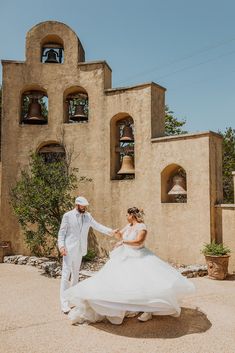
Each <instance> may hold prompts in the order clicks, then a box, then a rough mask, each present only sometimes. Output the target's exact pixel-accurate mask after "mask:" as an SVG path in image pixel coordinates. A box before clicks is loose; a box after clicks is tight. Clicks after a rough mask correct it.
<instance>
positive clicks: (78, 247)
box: [58, 208, 112, 256]
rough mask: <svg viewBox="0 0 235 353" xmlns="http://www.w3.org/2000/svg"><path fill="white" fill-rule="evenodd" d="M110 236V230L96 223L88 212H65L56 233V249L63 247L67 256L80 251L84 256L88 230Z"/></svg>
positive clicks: (74, 210)
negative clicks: (92, 229) (91, 229)
mask: <svg viewBox="0 0 235 353" xmlns="http://www.w3.org/2000/svg"><path fill="white" fill-rule="evenodd" d="M90 227H92V228H94V229H95V230H97V231H98V232H101V233H104V234H107V235H110V236H111V233H112V229H111V228H108V227H105V226H103V225H102V224H100V223H98V222H96V221H95V220H94V218H93V217H92V216H91V214H90V213H89V212H85V213H80V212H78V211H77V210H76V208H75V209H73V210H71V211H69V212H66V213H65V214H64V216H63V219H62V222H61V226H60V230H59V233H58V247H59V249H60V248H61V247H62V246H64V247H65V248H66V250H67V255H68V256H69V255H72V254H73V253H74V251H75V252H76V253H78V252H80V251H81V255H82V256H84V255H86V253H87V238H88V231H89V228H90Z"/></svg>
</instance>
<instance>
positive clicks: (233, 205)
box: [215, 203, 235, 210]
mask: <svg viewBox="0 0 235 353" xmlns="http://www.w3.org/2000/svg"><path fill="white" fill-rule="evenodd" d="M215 207H217V208H231V209H233V210H235V204H234V203H224V204H220V205H215Z"/></svg>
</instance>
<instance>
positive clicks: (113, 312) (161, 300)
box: [65, 207, 195, 325]
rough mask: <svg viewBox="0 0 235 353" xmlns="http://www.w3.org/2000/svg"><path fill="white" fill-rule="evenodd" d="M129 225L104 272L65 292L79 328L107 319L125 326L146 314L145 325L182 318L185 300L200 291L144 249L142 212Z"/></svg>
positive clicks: (131, 212)
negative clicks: (159, 317) (127, 319)
mask: <svg viewBox="0 0 235 353" xmlns="http://www.w3.org/2000/svg"><path fill="white" fill-rule="evenodd" d="M127 221H128V224H127V225H126V226H125V227H124V228H123V229H122V230H121V231H119V230H117V231H116V233H115V234H116V237H117V238H119V242H118V243H117V244H116V247H115V249H114V250H113V251H111V253H110V259H109V261H108V262H107V263H106V264H105V265H104V266H103V268H102V269H101V270H100V271H99V272H98V273H97V274H95V275H94V276H92V277H90V278H88V279H86V280H84V281H82V282H79V283H78V284H77V285H76V286H74V287H71V288H69V289H68V290H66V291H65V298H66V299H67V300H68V301H69V303H70V305H71V306H74V308H73V309H72V310H71V311H70V313H69V315H68V316H69V319H70V320H71V321H72V323H73V324H76V323H79V324H81V323H84V322H87V323H94V322H98V321H102V320H103V319H104V318H106V319H108V320H109V321H110V322H111V323H112V324H117V325H119V324H121V323H122V321H123V319H124V317H133V316H136V315H138V314H139V313H141V312H142V314H141V315H140V316H139V317H138V319H139V320H140V321H147V320H150V319H151V318H152V315H172V316H179V315H180V310H181V309H180V305H179V300H180V299H182V298H183V297H184V296H185V295H187V294H191V293H193V292H194V290H195V288H194V285H193V283H192V282H190V281H189V280H188V279H187V278H185V277H183V276H182V275H181V274H180V273H179V272H178V271H177V270H176V269H174V268H173V267H171V266H170V265H169V264H167V263H166V262H164V261H162V260H161V259H160V258H159V257H157V256H156V255H155V254H153V253H152V252H151V251H150V250H148V249H147V248H146V247H145V246H144V242H145V239H146V236H147V229H146V226H145V224H144V221H143V213H142V212H141V211H140V210H139V209H138V208H137V207H132V208H129V209H128V210H127Z"/></svg>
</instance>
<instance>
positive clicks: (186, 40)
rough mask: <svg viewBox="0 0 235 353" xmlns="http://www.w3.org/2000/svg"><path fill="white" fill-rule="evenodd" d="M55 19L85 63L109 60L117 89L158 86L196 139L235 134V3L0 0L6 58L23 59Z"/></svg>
mask: <svg viewBox="0 0 235 353" xmlns="http://www.w3.org/2000/svg"><path fill="white" fill-rule="evenodd" d="M47 20H56V21H60V22H64V23H66V24H67V25H69V26H70V27H71V28H72V29H73V30H74V31H75V32H76V33H77V35H78V37H79V38H80V40H81V42H82V44H83V47H84V49H85V52H86V61H93V60H106V61H107V62H108V64H109V65H110V66H111V68H112V71H113V87H120V86H130V85H135V84H139V83H144V82H149V81H154V82H156V83H158V84H160V85H162V86H164V87H166V88H167V92H166V103H167V104H168V105H169V107H170V109H171V110H173V111H174V114H175V116H176V117H178V118H179V119H186V121H187V125H186V129H187V130H188V131H190V132H194V131H195V132H196V131H206V130H213V131H217V130H222V131H223V130H225V128H226V127H228V126H232V127H233V128H235V1H233V0H224V1H221V0H204V1H203V0H197V1H195V0H194V1H193V0H161V1H160V0H145V1H143V0H142V1H141V0H109V1H108V0H83V1H80V0H66V1H61V0H57V1H55V0H47V1H46V0H40V1H31V0H30V1H29V0H20V1H19V0H17V1H16V0H8V1H5V0H0V58H1V59H12V60H24V59H25V57H24V55H25V54H24V53H25V36H26V33H27V31H28V30H29V29H30V28H31V27H33V26H34V25H35V24H37V23H39V22H42V21H47Z"/></svg>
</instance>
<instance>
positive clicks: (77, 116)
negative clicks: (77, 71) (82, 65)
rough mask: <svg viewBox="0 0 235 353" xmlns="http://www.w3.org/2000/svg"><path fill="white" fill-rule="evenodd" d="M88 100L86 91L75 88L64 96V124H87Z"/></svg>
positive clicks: (67, 91)
mask: <svg viewBox="0 0 235 353" xmlns="http://www.w3.org/2000/svg"><path fill="white" fill-rule="evenodd" d="M88 112H89V99H88V94H87V92H86V90H85V89H84V88H82V87H75V88H70V89H68V90H66V92H65V94H64V122H65V123H70V124H74V123H75V124H76V123H88Z"/></svg>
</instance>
